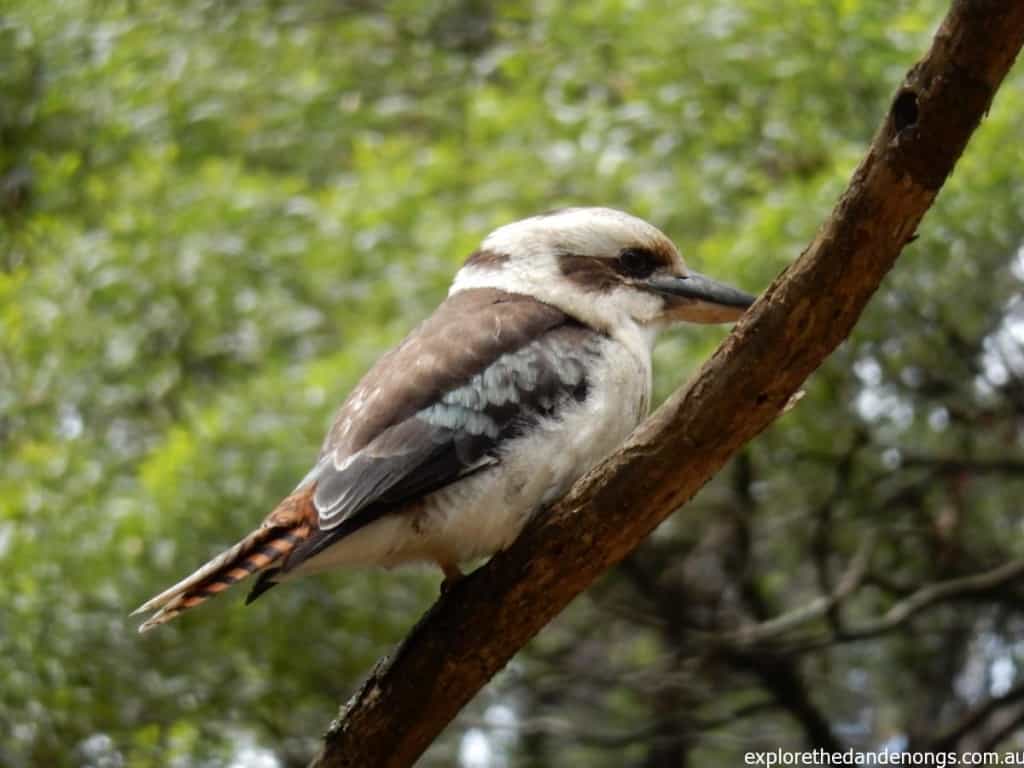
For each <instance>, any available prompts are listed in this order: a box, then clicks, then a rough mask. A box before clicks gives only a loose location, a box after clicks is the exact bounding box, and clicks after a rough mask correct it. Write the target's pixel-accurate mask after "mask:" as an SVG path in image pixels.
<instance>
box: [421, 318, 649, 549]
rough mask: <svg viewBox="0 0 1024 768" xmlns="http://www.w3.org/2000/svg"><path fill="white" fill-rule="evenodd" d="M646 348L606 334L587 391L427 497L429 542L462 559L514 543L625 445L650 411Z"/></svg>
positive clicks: (588, 366)
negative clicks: (537, 516)
mask: <svg viewBox="0 0 1024 768" xmlns="http://www.w3.org/2000/svg"><path fill="white" fill-rule="evenodd" d="M640 352H641V354H637V350H633V349H630V348H629V347H628V346H627V345H625V344H623V343H621V342H620V341H617V340H614V339H611V338H608V337H606V336H599V337H598V338H597V341H596V343H594V345H593V354H592V355H591V356H590V357H589V358H588V359H586V360H585V361H584V375H585V378H586V382H587V387H586V396H585V397H584V398H582V399H581V400H575V399H570V400H567V401H566V402H565V403H563V404H562V406H561V407H560V408H558V409H557V410H556V411H555V412H554V413H553V414H552V415H551V416H547V417H544V418H540V419H538V420H536V421H535V422H534V423H533V424H531V425H530V427H529V428H528V429H526V430H524V431H523V432H522V433H521V434H520V435H518V436H516V437H515V438H513V439H511V440H509V441H508V442H507V443H506V444H505V445H503V446H502V448H501V451H500V453H499V456H498V462H497V463H496V464H495V465H494V466H493V467H491V468H489V469H487V470H485V471H482V472H479V473H477V474H475V475H471V476H469V477H466V478H464V479H463V480H460V481H459V482H457V483H453V484H452V485H450V486H448V487H446V488H444V489H442V490H440V491H437V492H435V493H433V494H431V495H430V496H429V497H427V499H425V502H426V513H425V514H426V519H427V522H424V523H422V524H421V531H422V535H423V536H424V537H425V541H424V544H425V545H426V546H428V547H433V548H435V549H437V550H439V553H438V555H437V557H438V558H441V557H447V558H448V559H450V560H452V561H456V562H458V561H465V560H470V559H473V558H476V557H481V556H484V555H489V554H492V553H493V552H496V551H498V550H500V549H504V548H505V547H507V546H508V545H509V544H511V543H512V541H513V540H514V539H515V538H516V536H517V535H518V534H519V532H520V531H521V530H522V527H523V525H524V524H525V522H526V521H527V520H528V519H529V518H530V516H532V515H533V514H534V512H536V511H537V510H538V509H540V508H542V507H544V506H546V505H548V504H550V503H552V502H554V501H555V500H557V499H558V498H560V497H561V496H563V495H564V494H565V493H566V492H567V491H568V490H569V488H570V486H571V485H572V484H573V483H574V482H575V481H576V480H577V479H578V478H579V477H581V476H582V475H583V474H584V473H585V472H587V471H588V470H589V469H591V468H592V467H593V466H595V465H596V464H597V463H598V462H600V461H601V460H602V459H603V458H605V457H606V456H608V455H609V454H611V453H612V452H613V451H614V450H615V449H616V448H618V447H619V446H620V445H621V444H622V442H623V441H624V440H625V439H626V437H627V436H628V435H629V433H630V432H632V430H633V429H634V428H635V427H636V425H637V424H638V423H639V422H640V420H641V419H642V418H643V416H644V415H645V414H646V413H647V408H648V404H649V402H650V389H651V369H650V358H649V355H648V354H645V350H640ZM428 539H429V542H428V541H427V540H428Z"/></svg>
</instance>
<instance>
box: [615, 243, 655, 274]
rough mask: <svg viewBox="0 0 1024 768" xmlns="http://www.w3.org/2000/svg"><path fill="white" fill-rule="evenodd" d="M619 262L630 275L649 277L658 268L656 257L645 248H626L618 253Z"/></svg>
mask: <svg viewBox="0 0 1024 768" xmlns="http://www.w3.org/2000/svg"><path fill="white" fill-rule="evenodd" d="M619 264H620V265H621V267H622V271H623V272H624V273H626V274H627V275H629V276H630V277H650V276H651V273H652V272H654V270H655V269H657V268H658V258H657V257H656V256H655V255H654V254H653V253H651V252H650V251H648V250H647V249H646V248H627V249H626V250H624V251H623V252H622V253H620V254H619Z"/></svg>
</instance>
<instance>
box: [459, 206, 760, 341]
mask: <svg viewBox="0 0 1024 768" xmlns="http://www.w3.org/2000/svg"><path fill="white" fill-rule="evenodd" d="M484 287H487V288H498V289H501V290H505V291H510V292H514V293H524V294H527V295H530V296H533V297H534V298H536V299H538V300H540V301H543V302H545V303H547V304H551V305H553V306H556V307H558V308H559V309H561V310H562V311H563V312H565V313H566V314H568V315H570V316H572V317H575V318H577V319H578V320H580V321H582V322H584V323H587V324H588V325H591V326H593V327H596V328H601V329H602V330H605V331H606V332H609V333H613V334H614V333H615V332H617V331H620V330H623V329H625V328H628V327H632V328H635V327H639V328H642V329H649V330H650V331H652V332H653V331H655V330H658V329H660V328H664V327H666V326H669V325H673V324H675V323H680V322H690V323H728V322H732V321H734V320H737V319H738V318H739V317H740V316H741V315H742V314H743V312H744V311H745V310H746V309H747V307H749V306H750V305H751V304H752V303H753V301H754V297H753V296H751V295H749V294H747V293H744V292H743V291H740V290H737V289H736V288H733V287H731V286H728V285H725V284H724V283H719V282H717V281H715V280H712V279H710V278H708V277H705V276H704V275H701V274H698V273H696V272H692V271H690V270H689V269H687V267H686V264H685V262H684V261H683V259H682V257H681V256H680V255H679V250H678V249H677V248H676V247H675V245H674V244H673V243H672V241H671V240H669V239H668V238H667V237H666V236H665V235H664V234H663V233H662V232H660V231H659V230H658V229H657V228H656V227H654V226H652V225H650V224H648V223H647V222H646V221H644V220H642V219H638V218H636V217H635V216H630V215H629V214H628V213H623V212H622V211H617V210H613V209H611V208H567V209H564V210H560V211H555V212H553V213H549V214H543V215H540V216H534V217H531V218H529V219H523V220H522V221H517V222H514V223H512V224H508V225H506V226H504V227H500V228H499V229H496V230H494V231H493V232H492V233H491V234H490V235H488V236H487V238H486V239H485V240H484V241H483V244H482V245H481V246H480V248H479V250H477V251H475V252H474V253H473V254H472V255H471V256H470V257H469V258H468V259H467V260H466V263H465V264H464V265H463V267H462V269H461V270H459V273H458V274H457V275H456V277H455V282H454V283H453V284H452V288H451V293H455V292H457V291H461V290H466V289H469V288H484ZM650 335H651V336H653V333H651V334H650Z"/></svg>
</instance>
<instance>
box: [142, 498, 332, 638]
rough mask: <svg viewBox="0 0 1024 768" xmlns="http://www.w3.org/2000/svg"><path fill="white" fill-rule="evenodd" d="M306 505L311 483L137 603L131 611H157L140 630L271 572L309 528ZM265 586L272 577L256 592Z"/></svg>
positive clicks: (280, 566) (147, 629) (303, 538)
mask: <svg viewBox="0 0 1024 768" xmlns="http://www.w3.org/2000/svg"><path fill="white" fill-rule="evenodd" d="M311 507H312V488H306V489H302V490H301V491H298V492H296V493H293V494H292V495H291V496H289V497H288V498H287V499H285V500H284V501H282V502H281V503H280V504H279V505H278V506H277V508H276V509H275V510H274V511H273V512H271V513H270V515H268V516H267V519H266V520H265V521H264V522H263V524H262V525H261V526H260V527H259V528H257V529H256V530H255V531H253V532H252V533H250V534H249V535H248V536H246V537H245V538H243V539H242V540H241V541H239V542H238V543H237V544H235V545H234V546H233V547H231V548H230V549H227V550H225V551H224V552H222V553H221V554H219V555H217V556H216V557H215V558H213V559H212V560H210V561H209V562H207V563H206V564H205V565H203V566H202V567H201V568H199V569H198V570H197V571H196V572H195V573H193V574H192V575H191V576H188V577H187V578H185V579H182V580H181V581H179V582H178V583H177V584H175V585H174V586H173V587H171V588H170V589H167V590H165V591H163V592H161V593H160V594H159V595H157V596H156V597H154V598H152V599H151V600H149V601H147V602H146V603H144V604H143V605H142V606H140V607H139V608H137V609H136V610H135V611H134V612H133V613H132V615H133V616H135V615H136V614H139V613H147V612H149V611H156V613H155V614H153V615H152V616H150V617H149V618H148V619H146V621H145V622H143V623H142V625H141V626H140V627H139V632H147V631H149V630H150V629H152V628H153V627H156V626H159V625H160V624H166V623H167V622H168V621H170V620H171V619H173V618H175V617H176V616H178V615H179V614H181V613H184V612H185V611H187V610H188V609H189V608H195V607H196V606H197V605H199V604H200V603H204V602H206V601H207V600H209V599H210V598H211V597H213V596H214V595H217V594H219V593H221V592H223V591H224V590H225V589H227V588H228V587H231V586H233V585H234V584H236V583H237V582H239V581H241V580H242V579H245V578H246V577H248V576H251V575H253V574H254V573H261V572H267V571H275V572H276V571H277V570H279V569H280V568H282V567H283V566H284V564H285V563H286V561H287V558H288V555H290V554H291V552H292V550H294V549H295V547H296V546H298V545H299V544H301V543H302V542H303V541H305V540H306V539H307V538H308V537H309V535H310V533H311V531H312V530H313V527H312V525H311V523H310V522H309V512H310V511H312V510H311ZM265 575H269V574H265ZM270 586H272V582H268V583H267V584H257V587H256V590H255V592H256V593H257V594H258V593H259V592H262V591H264V590H265V589H267V588H269V587H270Z"/></svg>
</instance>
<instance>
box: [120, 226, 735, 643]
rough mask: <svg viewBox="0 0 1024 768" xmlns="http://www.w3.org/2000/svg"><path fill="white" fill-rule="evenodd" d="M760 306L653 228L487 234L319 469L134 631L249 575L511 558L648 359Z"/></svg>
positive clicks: (339, 427) (633, 419) (350, 408)
mask: <svg viewBox="0 0 1024 768" xmlns="http://www.w3.org/2000/svg"><path fill="white" fill-rule="evenodd" d="M754 299H755V297H754V296H752V295H750V294H748V293H745V292H743V291H741V290H739V289H737V288H734V287H732V286H730V285H727V284H725V283H721V282H718V281H716V280H713V279H711V278H709V277H706V276H704V275H701V274H699V273H697V272H694V271H691V270H689V269H688V268H687V266H686V263H685V262H684V260H683V258H682V256H681V255H680V252H679V250H678V249H677V248H676V246H675V245H674V244H673V242H672V240H670V239H669V238H668V237H667V236H666V235H665V234H663V233H662V232H661V231H660V230H659V229H657V228H656V227H655V226H654V225H652V224H650V223H648V222H646V221H644V220H643V219H640V218H638V217H636V216H633V215H630V214H628V213H625V212H623V211H620V210H616V209H612V208H601V207H575V208H564V209H560V210H556V211H552V212H548V213H543V214H540V215H537V216H532V217H530V218H526V219H522V220H519V221H516V222H513V223H510V224H507V225H504V226H502V227H499V228H498V229H495V230H494V231H493V232H491V233H490V234H489V235H487V236H486V237H485V238H484V240H483V241H482V243H481V245H480V246H479V248H477V250H475V251H473V252H472V253H471V254H470V255H469V257H468V258H467V259H466V260H465V261H464V263H463V265H462V266H461V268H460V269H459V270H458V271H457V272H456V274H455V277H454V280H453V282H452V284H451V288H450V290H449V293H448V295H447V297H446V298H445V299H444V301H443V302H442V303H441V304H440V305H438V307H437V308H436V310H435V311H434V312H433V313H432V314H431V315H430V316H428V317H427V318H426V319H425V320H424V321H423V322H422V323H421V324H420V325H419V326H418V327H416V328H415V329H414V330H413V331H412V332H411V333H409V335H408V336H407V337H406V338H405V339H404V340H403V341H402V342H401V343H400V344H399V345H398V346H397V347H395V348H393V349H392V350H391V351H389V352H387V353H386V354H384V355H383V356H382V357H381V358H380V359H379V360H378V361H377V362H376V363H375V364H374V365H373V366H372V367H371V369H370V370H369V371H368V372H367V373H366V374H365V375H364V377H363V378H362V379H361V380H360V381H359V383H358V384H357V385H356V386H355V388H354V389H353V390H352V391H351V392H350V394H349V395H348V397H347V398H346V399H345V401H344V403H343V404H342V405H341V408H340V410H338V412H337V415H336V417H335V419H334V421H333V423H332V425H331V427H330V429H329V431H328V433H327V436H326V438H325V439H324V442H323V444H322V447H321V449H320V453H319V456H318V459H317V460H316V462H315V464H314V466H313V468H312V469H311V470H310V471H309V473H308V474H307V475H306V476H305V477H304V478H303V479H302V481H301V482H299V484H298V485H297V486H296V487H295V489H294V490H293V491H292V492H291V493H290V494H289V495H288V496H287V497H286V498H285V499H284V500H283V501H281V502H280V503H279V504H278V505H277V506H276V507H275V508H274V509H273V510H272V511H271V512H270V513H269V514H268V515H267V516H266V518H265V519H264V520H263V521H262V523H261V524H260V525H259V526H258V527H257V528H256V529H255V530H253V531H252V532H251V533H249V534H248V535H246V536H244V537H243V538H242V539H241V540H239V541H238V542H237V543H236V544H234V546H232V547H230V548H229V549H227V550H226V551H224V552H223V553H221V554H220V555H218V556H216V557H214V558H213V559H212V560H210V561H209V562H207V563H206V564H205V565H203V566H202V567H200V568H199V569H198V570H196V571H195V572H194V573H192V574H191V575H190V576H188V577H187V578H185V579H183V580H182V581H180V582H178V583H177V584H175V585H174V586H172V587H170V588H169V589H167V590H166V591H164V592H161V593H160V594H159V595H157V596H156V597H154V598H152V599H151V600H148V601H147V602H146V603H144V604H143V605H142V606H141V607H140V608H139V609H138V610H137V611H135V613H136V614H139V613H151V612H152V615H151V616H150V617H149V618H148V619H146V620H145V621H144V622H143V623H142V624H141V626H140V627H139V631H140V632H145V631H147V630H149V629H152V628H153V627H156V626H158V625H161V624H164V623H165V622H167V621H170V620H171V619H173V618H175V617H177V616H179V615H180V614H181V613H183V612H184V611H186V610H188V609H190V608H194V607H196V606H197V605H199V604H201V603H203V602H205V601H206V600H208V599H209V598H211V597H213V596H214V595H217V594H219V593H220V592H223V591H224V590H226V589H228V588H229V587H231V586H232V585H234V584H235V583H237V582H239V581H242V580H243V579H246V578H248V577H249V576H254V577H255V582H254V585H253V587H252V590H251V591H250V593H249V596H248V599H247V600H246V602H247V603H249V602H252V600H254V599H256V598H257V597H259V596H260V595H261V594H263V593H264V592H266V591H267V590H268V589H270V588H272V587H274V586H276V585H278V584H280V583H282V582H285V581H288V580H290V579H292V578H295V577H298V576H305V575H308V574H313V573H319V572H322V571H326V570H329V569H334V568H341V567H373V566H383V567H388V568H390V567H393V566H397V565H402V564H405V563H412V562H427V563H435V564H436V565H438V566H439V567H440V569H441V571H442V572H443V574H444V580H443V582H442V591H444V590H445V589H447V588H450V587H451V585H453V584H454V583H455V582H457V581H458V580H459V579H460V578H461V577H462V575H463V574H462V570H461V566H462V565H464V564H465V563H468V562H471V561H473V560H476V559H479V558H482V557H485V556H489V555H492V554H494V553H495V552H498V551H501V550H503V549H505V548H507V547H508V546H509V545H510V544H511V543H512V541H513V540H515V538H516V537H517V535H518V534H519V532H520V531H521V530H522V528H523V526H524V525H525V524H526V522H527V521H528V520H529V519H530V518H531V517H533V516H534V515H536V514H538V512H539V511H541V510H543V509H545V508H546V507H548V506H549V505H551V504H552V503H553V502H555V501H556V500H557V499H559V498H560V497H561V496H563V495H564V494H565V493H566V492H567V491H568V490H569V488H570V486H571V485H572V484H573V483H574V482H575V481H576V480H577V479H579V478H580V477H581V476H582V475H583V474H584V473H585V472H586V471H587V470H589V469H591V468H592V467H593V466H595V465H596V464H597V463H598V462H600V461H601V460H602V459H604V458H605V457H607V456H608V455H610V454H611V453H612V452H613V451H614V450H615V449H616V448H617V447H618V446H619V445H621V444H622V443H623V442H624V441H625V439H626V437H627V436H628V435H629V434H630V432H631V431H632V430H633V429H634V428H635V427H636V426H637V425H638V424H639V422H640V421H641V420H642V419H643V417H644V416H645V415H646V414H647V412H648V409H649V406H650V402H651V388H652V358H651V355H652V349H653V346H654V341H655V338H656V336H657V334H658V332H659V331H661V330H663V329H666V328H668V327H670V326H674V325H678V324H680V323H702V324H703V323H727V322H734V321H736V320H738V319H739V318H740V317H741V316H742V315H743V313H744V312H745V311H746V309H747V308H748V307H749V306H750V305H751V304H752V303H753V301H754Z"/></svg>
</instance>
